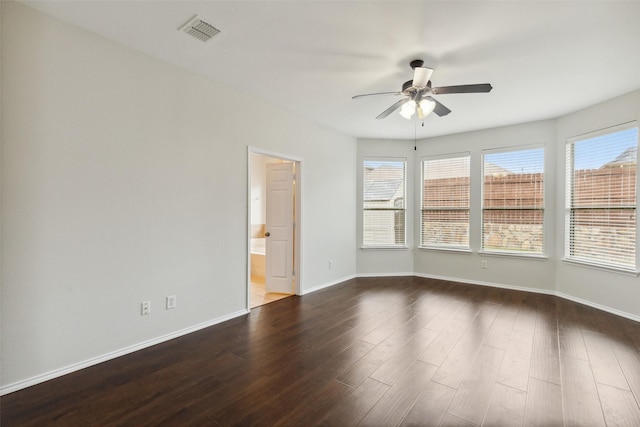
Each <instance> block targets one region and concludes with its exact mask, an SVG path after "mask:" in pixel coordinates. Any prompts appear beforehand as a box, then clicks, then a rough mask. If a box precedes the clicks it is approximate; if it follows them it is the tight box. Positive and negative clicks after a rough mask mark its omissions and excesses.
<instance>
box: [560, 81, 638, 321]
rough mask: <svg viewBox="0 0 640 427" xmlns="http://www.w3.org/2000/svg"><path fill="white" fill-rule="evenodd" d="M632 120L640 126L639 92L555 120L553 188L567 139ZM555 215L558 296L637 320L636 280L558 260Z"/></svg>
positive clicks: (561, 255)
mask: <svg viewBox="0 0 640 427" xmlns="http://www.w3.org/2000/svg"><path fill="white" fill-rule="evenodd" d="M632 120H636V121H638V122H640V90H638V91H635V92H632V93H630V94H627V95H624V96H620V97H617V98H614V99H611V100H609V101H606V102H603V103H600V104H597V105H595V106H593V107H590V108H587V109H585V110H581V111H577V112H575V113H572V114H568V115H566V116H564V117H561V118H559V119H558V121H557V122H558V132H557V139H556V152H555V156H556V157H557V159H558V161H557V163H556V168H557V176H558V180H557V188H558V189H564V186H565V175H564V165H565V147H566V142H567V139H569V138H571V137H574V136H578V135H582V134H585V133H588V132H593V131H596V130H600V129H604V128H607V127H611V126H615V125H619V124H622V123H626V122H629V121H632ZM556 203H557V204H558V206H560V207H563V206H564V193H563V191H558V193H557V200H556ZM557 215H558V216H557V219H556V229H555V235H556V236H557V239H556V252H557V254H558V262H557V266H556V288H557V290H558V292H559V293H561V294H563V295H568V296H570V297H572V298H577V299H579V300H584V301H588V302H591V303H594V304H596V305H601V306H604V307H606V308H608V309H611V310H612V311H620V312H622V313H623V314H631V315H633V316H636V318H640V279H639V278H638V277H635V276H629V275H625V274H622V273H614V272H610V271H603V270H598V269H594V268H588V267H584V266H579V265H575V264H568V263H566V262H564V261H561V260H560V259H561V258H562V257H563V255H564V252H563V251H564V247H563V236H564V233H565V223H564V211H563V210H562V209H558V211H557ZM636 252H637V248H636ZM637 267H638V266H637Z"/></svg>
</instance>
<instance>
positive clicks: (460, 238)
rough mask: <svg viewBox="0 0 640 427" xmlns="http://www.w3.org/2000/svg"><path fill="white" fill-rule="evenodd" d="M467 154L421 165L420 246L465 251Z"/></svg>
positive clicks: (426, 161) (467, 230)
mask: <svg viewBox="0 0 640 427" xmlns="http://www.w3.org/2000/svg"><path fill="white" fill-rule="evenodd" d="M469 175H470V174H469V154H468V153H465V154H462V155H458V156H452V157H448V158H437V159H425V160H423V162H422V218H421V222H422V226H421V230H422V232H421V242H420V244H421V246H425V247H443V248H461V249H468V248H469Z"/></svg>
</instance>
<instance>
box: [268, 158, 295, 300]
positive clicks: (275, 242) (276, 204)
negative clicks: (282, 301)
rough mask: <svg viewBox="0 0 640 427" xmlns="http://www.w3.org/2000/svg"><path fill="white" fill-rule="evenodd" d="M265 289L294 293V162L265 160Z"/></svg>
mask: <svg viewBox="0 0 640 427" xmlns="http://www.w3.org/2000/svg"><path fill="white" fill-rule="evenodd" d="M266 198H267V218H266V222H267V224H266V232H265V236H266V268H265V270H266V280H265V288H266V291H267V292H278V293H284V294H291V293H293V163H291V162H289V163H267V197H266Z"/></svg>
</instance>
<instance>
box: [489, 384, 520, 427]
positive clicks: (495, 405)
mask: <svg viewBox="0 0 640 427" xmlns="http://www.w3.org/2000/svg"><path fill="white" fill-rule="evenodd" d="M526 401H527V393H526V392H525V391H522V390H518V389H515V388H512V387H507V386H505V385H502V384H496V386H495V388H494V389H493V394H492V395H491V400H490V401H489V406H488V407H487V412H486V414H485V416H484V421H483V422H482V425H483V426H487V427H492V426H510V427H518V426H521V425H522V424H523V422H524V411H525V406H526Z"/></svg>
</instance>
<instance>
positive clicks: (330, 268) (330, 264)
mask: <svg viewBox="0 0 640 427" xmlns="http://www.w3.org/2000/svg"><path fill="white" fill-rule="evenodd" d="M329 270H333V260H329Z"/></svg>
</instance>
